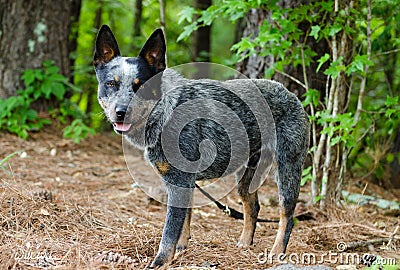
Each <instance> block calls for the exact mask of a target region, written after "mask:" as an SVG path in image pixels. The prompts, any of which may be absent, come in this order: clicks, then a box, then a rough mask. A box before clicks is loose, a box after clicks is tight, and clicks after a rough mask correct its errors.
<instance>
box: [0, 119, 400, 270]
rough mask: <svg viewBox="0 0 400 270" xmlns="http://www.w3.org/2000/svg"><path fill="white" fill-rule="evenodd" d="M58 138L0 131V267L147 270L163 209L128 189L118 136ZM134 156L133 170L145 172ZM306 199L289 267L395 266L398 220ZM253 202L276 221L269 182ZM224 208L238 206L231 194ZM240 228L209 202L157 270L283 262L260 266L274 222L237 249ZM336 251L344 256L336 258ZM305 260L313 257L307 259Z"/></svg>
mask: <svg viewBox="0 0 400 270" xmlns="http://www.w3.org/2000/svg"><path fill="white" fill-rule="evenodd" d="M60 130H61V129H60V128H57V127H51V128H49V129H48V130H44V131H42V132H40V133H33V134H31V137H30V138H29V139H28V140H27V141H24V140H22V139H19V138H17V137H16V136H14V135H10V134H6V133H0V142H1V143H0V145H1V147H0V160H1V159H3V158H5V157H6V156H7V155H9V154H11V153H14V152H16V151H18V153H17V154H15V155H14V156H13V157H11V158H10V159H8V160H7V161H6V162H3V163H2V164H1V163H0V166H1V167H0V177H1V181H0V269H45V268H49V269H126V268H129V269H143V268H145V267H146V266H147V265H148V264H149V263H150V262H151V260H152V259H153V258H154V256H155V254H156V252H157V248H158V243H159V241H160V239H161V232H162V227H163V222H164V215H165V210H166V209H165V206H164V205H162V204H160V203H156V202H154V201H152V200H150V199H149V198H148V196H147V195H146V194H144V193H143V192H142V191H141V190H140V189H139V188H138V187H137V185H134V181H133V179H132V177H131V175H130V174H129V172H128V170H127V167H126V164H125V159H124V156H123V152H122V146H121V137H119V136H117V135H113V134H106V135H104V134H99V135H96V136H94V137H90V138H89V139H87V140H85V141H83V142H82V143H81V144H74V143H73V142H72V141H70V140H66V139H63V138H62V136H61V131H60ZM137 155H138V158H137V159H136V162H137V164H136V166H137V168H140V169H141V170H143V172H146V171H148V170H152V168H150V167H149V166H148V165H146V164H145V161H144V160H143V158H141V153H140V152H138V153H137ZM144 175H145V174H144ZM349 187H351V191H352V192H354V191H355V192H357V191H358V192H361V190H362V189H363V188H364V184H363V183H359V182H357V181H354V183H352V184H351V185H349ZM349 189H350V188H349ZM368 192H373V193H375V194H376V193H378V194H381V196H382V197H384V198H385V199H388V200H396V198H397V199H398V198H399V197H400V195H399V193H397V194H396V193H394V192H392V193H389V192H388V191H386V190H384V189H381V188H379V187H374V186H372V185H369V186H368V187H367V190H366V193H368ZM308 193H309V190H308V187H304V188H302V191H301V195H300V202H299V204H298V207H297V214H304V213H306V214H305V215H300V216H299V221H298V222H297V224H296V226H295V228H294V230H293V233H292V237H291V239H290V243H289V247H288V250H287V253H288V254H290V257H289V256H288V257H286V261H289V262H292V263H295V264H298V265H307V264H324V265H328V266H332V267H335V266H337V265H340V264H342V265H346V264H353V265H357V266H356V267H357V268H362V265H358V264H357V262H358V261H354V262H353V261H352V259H351V258H350V261H346V258H345V256H344V255H346V256H347V254H352V256H353V257H354V256H356V255H357V256H362V255H363V254H365V253H370V254H374V255H378V256H380V257H379V258H383V259H391V258H395V259H397V260H398V261H397V263H399V264H400V259H399V252H400V240H399V239H400V237H399V235H400V232H399V231H398V232H397V234H396V235H395V236H394V235H393V232H394V231H395V229H396V227H397V226H399V225H400V222H399V213H398V212H397V213H396V212H393V211H391V212H390V211H384V210H380V209H377V208H375V207H373V206H362V207H361V206H354V205H353V206H343V207H337V208H329V209H327V210H325V211H321V210H319V209H316V208H310V207H307V204H306V202H307V201H308V199H309V196H308ZM260 201H261V203H262V205H261V211H260V216H261V217H262V218H269V219H276V218H278V212H277V207H276V201H277V196H276V187H275V185H274V183H273V182H272V181H267V182H266V184H265V185H264V186H263V187H262V188H261V195H260ZM222 202H223V203H227V204H228V205H230V206H231V207H234V208H236V209H239V210H240V208H241V207H240V204H239V202H238V197H237V196H236V194H235V193H232V194H230V195H228V196H227V197H226V198H224V199H222ZM302 217H303V218H302ZM304 217H306V218H305V219H307V220H302V219H304ZM310 217H311V219H310ZM241 226H242V221H240V220H234V219H232V218H229V217H227V216H226V215H224V213H223V212H221V211H220V210H219V209H218V208H217V207H215V206H214V205H213V204H210V205H207V206H204V207H201V208H197V209H195V210H194V212H193V217H192V226H191V228H192V237H191V240H190V243H189V247H188V249H187V250H186V251H184V252H183V253H182V254H179V256H177V258H176V259H175V260H174V261H173V263H172V264H170V265H169V266H167V267H164V268H165V269H167V268H168V269H171V268H173V269H266V268H268V267H271V266H273V265H277V264H279V263H280V262H278V261H273V262H272V263H271V262H270V261H267V262H265V258H266V256H265V255H266V253H267V251H268V250H269V249H270V248H271V247H272V244H273V241H274V237H275V234H276V230H277V223H258V225H257V230H256V234H255V240H254V246H252V247H251V248H249V249H238V248H237V247H236V241H237V239H238V238H239V236H240V232H241ZM391 236H392V241H391V242H390V243H389V244H388V243H387V241H388V238H390V237H391ZM383 238H384V239H383ZM343 243H345V244H346V245H347V246H348V249H347V250H345V251H344V252H343V253H338V248H339V249H340V248H342V247H343V245H344V244H343ZM366 243H369V245H367V244H366ZM341 245H342V246H341ZM304 254H313V255H311V256H315V257H308V261H307V257H306V256H304ZM313 259H315V261H312V260H313ZM347 259H348V260H349V256H347ZM354 260H358V259H357V257H355V259H354ZM389 263H391V261H390V262H389Z"/></svg>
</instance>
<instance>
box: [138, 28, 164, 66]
mask: <svg viewBox="0 0 400 270" xmlns="http://www.w3.org/2000/svg"><path fill="white" fill-rule="evenodd" d="M165 51H166V46H165V38H164V33H163V31H162V30H161V29H160V28H159V29H157V30H155V31H154V32H153V34H151V36H150V37H149V39H148V40H147V41H146V44H144V46H143V48H142V50H141V51H140V53H139V56H141V57H143V58H144V60H146V62H147V63H148V64H149V65H150V66H151V67H152V68H154V69H155V71H156V72H160V71H163V70H164V69H165V67H166V64H165Z"/></svg>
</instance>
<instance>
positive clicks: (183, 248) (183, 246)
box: [175, 244, 187, 255]
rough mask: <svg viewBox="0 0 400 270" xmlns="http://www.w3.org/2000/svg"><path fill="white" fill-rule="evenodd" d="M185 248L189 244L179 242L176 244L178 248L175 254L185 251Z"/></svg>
mask: <svg viewBox="0 0 400 270" xmlns="http://www.w3.org/2000/svg"><path fill="white" fill-rule="evenodd" d="M185 249H187V244H186V245H184V244H178V245H177V246H176V249H175V255H176V253H181V252H183V251H184V250H185Z"/></svg>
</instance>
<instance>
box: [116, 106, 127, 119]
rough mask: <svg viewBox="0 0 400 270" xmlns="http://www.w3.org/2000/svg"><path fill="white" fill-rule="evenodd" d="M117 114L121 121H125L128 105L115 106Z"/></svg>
mask: <svg viewBox="0 0 400 270" xmlns="http://www.w3.org/2000/svg"><path fill="white" fill-rule="evenodd" d="M115 114H116V115H117V119H118V120H119V121H124V118H125V115H126V107H125V106H117V107H116V108H115Z"/></svg>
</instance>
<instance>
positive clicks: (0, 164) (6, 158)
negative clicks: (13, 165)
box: [0, 151, 19, 173]
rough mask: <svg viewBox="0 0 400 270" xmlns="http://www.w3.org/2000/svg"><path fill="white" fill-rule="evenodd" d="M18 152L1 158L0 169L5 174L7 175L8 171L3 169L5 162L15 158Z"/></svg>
mask: <svg viewBox="0 0 400 270" xmlns="http://www.w3.org/2000/svg"><path fill="white" fill-rule="evenodd" d="M18 153H19V152H18V151H15V152H13V153H11V154H9V155H7V156H6V157H5V158H3V159H2V160H0V169H1V170H3V171H4V172H6V173H9V172H8V170H7V169H6V168H5V167H4V163H6V162H7V160H9V159H10V158H12V157H13V156H15V155H16V154H18Z"/></svg>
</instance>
